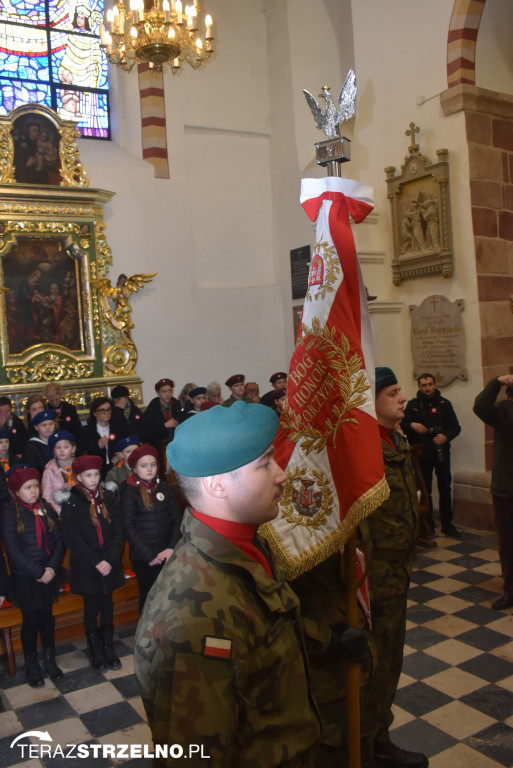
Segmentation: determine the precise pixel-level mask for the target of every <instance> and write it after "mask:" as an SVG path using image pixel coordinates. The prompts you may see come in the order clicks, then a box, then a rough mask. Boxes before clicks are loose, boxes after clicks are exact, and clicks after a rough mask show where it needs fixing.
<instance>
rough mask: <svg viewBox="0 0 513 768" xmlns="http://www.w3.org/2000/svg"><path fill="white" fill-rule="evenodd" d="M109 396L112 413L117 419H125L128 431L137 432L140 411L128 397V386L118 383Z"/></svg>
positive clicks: (140, 415) (139, 423)
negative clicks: (112, 405) (111, 403)
mask: <svg viewBox="0 0 513 768" xmlns="http://www.w3.org/2000/svg"><path fill="white" fill-rule="evenodd" d="M110 396H111V398H112V399H113V401H114V409H113V415H115V416H116V418H117V419H126V421H128V424H129V427H130V432H131V433H133V434H139V432H140V430H141V418H142V412H141V409H140V408H138V407H137V405H136V404H135V403H134V401H133V400H132V398H131V397H130V391H129V389H128V387H125V385H124V384H118V385H117V386H116V387H114V388H113V389H112V391H111V393H110Z"/></svg>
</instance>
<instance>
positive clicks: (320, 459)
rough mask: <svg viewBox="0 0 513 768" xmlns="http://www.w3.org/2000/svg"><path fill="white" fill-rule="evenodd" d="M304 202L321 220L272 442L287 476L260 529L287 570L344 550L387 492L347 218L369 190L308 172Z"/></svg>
mask: <svg viewBox="0 0 513 768" xmlns="http://www.w3.org/2000/svg"><path fill="white" fill-rule="evenodd" d="M301 204H302V206H303V208H304V209H305V211H306V213H307V214H308V216H309V217H310V219H311V220H312V221H315V220H316V219H317V229H316V243H315V252H314V256H313V259H312V263H311V266H310V273H309V277H308V292H307V295H306V299H305V304H304V308H303V316H302V320H301V325H300V328H299V331H298V336H297V342H296V349H295V352H294V354H293V356H292V360H291V363H290V370H289V379H288V385H287V398H286V400H285V406H284V409H283V412H282V416H281V419H280V428H279V430H278V434H277V436H276V439H275V443H274V444H275V454H274V457H275V459H276V461H277V462H278V464H279V465H280V466H281V467H282V468H283V469H285V470H286V472H287V474H288V478H289V479H288V481H287V482H286V483H285V485H284V489H283V494H282V498H281V502H280V511H279V514H278V517H277V518H276V519H275V520H273V521H271V522H270V523H266V524H265V525H263V526H261V528H260V532H261V533H262V534H263V535H264V536H265V537H266V538H267V540H268V541H269V543H270V545H271V547H272V549H273V551H274V553H275V555H276V557H277V558H278V560H279V561H280V563H281V564H282V565H283V566H284V567H285V569H286V571H287V577H288V578H289V579H294V578H296V577H297V576H299V575H300V574H302V573H304V572H305V571H308V570H310V568H313V567H314V566H315V565H317V564H319V563H321V562H322V561H323V560H325V559H326V558H328V557H329V556H330V555H332V554H334V553H335V552H336V551H337V550H338V549H340V547H341V546H343V545H344V543H345V542H346V541H347V539H348V538H349V535H350V533H351V532H352V530H354V528H355V527H356V526H357V525H358V523H359V522H360V521H361V520H363V518H365V517H366V516H367V515H369V514H370V513H371V512H372V511H373V510H374V509H376V508H377V507H378V506H379V505H380V504H382V503H383V502H384V501H385V499H387V498H388V495H389V489H388V484H387V482H386V480H385V477H384V466H383V454H382V451H381V440H380V437H379V431H378V424H377V421H376V413H375V410H374V400H373V389H374V354H373V349H372V338H371V329H370V320H369V313H368V308H367V299H366V294H365V286H364V283H363V279H362V275H361V271H360V265H359V263H358V258H357V256H356V249H355V244H354V239H353V233H352V231H351V225H350V222H349V216H351V219H352V220H353V221H354V222H355V223H358V222H360V221H363V219H365V217H366V216H367V215H368V214H369V213H370V212H371V211H372V209H373V206H374V203H373V192H372V189H371V188H370V187H368V186H366V185H364V184H360V183H359V182H357V181H351V180H349V179H341V178H338V177H333V176H328V177H327V178H324V179H304V180H303V182H302V185H301Z"/></svg>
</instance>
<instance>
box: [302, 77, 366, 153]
mask: <svg viewBox="0 0 513 768" xmlns="http://www.w3.org/2000/svg"><path fill="white" fill-rule="evenodd" d="M357 90H358V89H357V87H356V75H355V73H354V72H353V70H352V69H350V70H349V72H348V73H347V77H346V81H345V83H344V86H343V88H342V90H341V91H340V94H339V97H338V107H337V106H336V105H335V103H334V101H333V99H332V97H331V93H330V87H329V85H323V87H322V93H320V94H319V96H320V97H321V98H323V99H324V100H325V101H326V111H325V112H324V113H323V111H322V109H321V108H320V106H319V105H318V103H317V101H316V99H315V98H314V96H312V94H311V93H310V92H309V91H306V90H305V89H304V88H303V93H304V94H305V96H306V100H307V102H308V105H309V107H310V109H311V110H312V115H313V116H314V119H315V125H316V126H317V128H320V129H321V130H322V131H324V134H325V136H326V138H327V139H334V138H335V137H336V136H340V129H339V125H340V123H344V122H345V121H346V120H349V118H350V117H352V116H353V115H354V104H355V101H356V91H357Z"/></svg>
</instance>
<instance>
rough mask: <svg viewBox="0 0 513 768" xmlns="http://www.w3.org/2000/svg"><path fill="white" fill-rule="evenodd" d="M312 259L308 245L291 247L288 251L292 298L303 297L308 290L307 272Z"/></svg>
mask: <svg viewBox="0 0 513 768" xmlns="http://www.w3.org/2000/svg"><path fill="white" fill-rule="evenodd" d="M311 259H312V256H311V252H310V246H309V245H303V246H301V248H293V249H292V250H291V252H290V275H291V282H292V300H293V301H295V300H296V299H304V298H305V296H306V292H307V290H308V273H309V271H310V261H311Z"/></svg>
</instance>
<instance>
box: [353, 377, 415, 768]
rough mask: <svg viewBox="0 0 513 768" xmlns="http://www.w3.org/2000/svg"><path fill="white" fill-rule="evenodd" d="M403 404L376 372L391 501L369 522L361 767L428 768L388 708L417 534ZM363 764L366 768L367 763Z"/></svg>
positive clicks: (395, 387)
mask: <svg viewBox="0 0 513 768" xmlns="http://www.w3.org/2000/svg"><path fill="white" fill-rule="evenodd" d="M405 402H406V398H405V397H404V395H403V394H402V392H401V387H400V386H399V384H398V382H397V378H396V376H395V374H394V373H393V371H392V370H391V369H390V368H377V369H376V416H377V419H378V424H379V429H380V434H381V446H382V449H383V458H384V460H385V476H386V479H387V482H388V484H389V486H390V497H389V499H388V500H387V501H386V502H385V503H384V504H382V506H381V507H379V508H378V509H377V510H375V511H374V512H373V513H372V514H371V515H370V516H369V517H368V518H367V520H368V523H369V533H370V538H371V546H372V551H371V559H370V574H369V576H370V593H371V600H372V603H371V604H372V606H373V613H372V620H373V627H372V628H373V631H372V634H373V639H374V642H375V644H376V653H377V668H376V672H375V674H374V675H373V677H372V679H371V681H370V683H369V684H368V685H367V686H366V688H365V692H364V697H363V706H362V723H363V728H362V730H363V731H364V732H365V731H366V730H368V727H367V726H368V724H369V723H372V724H373V726H374V733H375V736H374V739H373V740H372V743H370V741H369V740H367V741H366V742H365V741H364V743H363V749H362V757H363V760H364V762H363V765H365V764H367V765H368V766H374V765H376V766H378V768H426V766H427V765H428V760H427V757H426V756H425V755H423V754H421V753H420V752H408V751H406V750H403V749H400V748H399V747H397V746H395V744H392V742H391V741H390V736H389V727H390V725H391V724H392V720H393V714H392V703H393V701H394V697H395V694H396V691H397V685H398V683H399V677H400V674H401V668H402V664H403V651H404V638H405V631H406V601H407V593H408V586H409V583H410V576H411V571H412V565H413V550H414V547H415V542H416V540H417V537H418V531H419V515H418V508H417V486H416V482H415V474H414V469H413V465H412V462H411V456H410V448H409V446H408V443H407V441H406V439H405V438H404V437H403V436H402V435H401V434H400V433H399V432H397V431H396V429H395V427H396V426H397V425H398V423H399V422H400V420H401V419H402V418H403V415H404V404H405ZM365 761H367V762H365Z"/></svg>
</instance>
